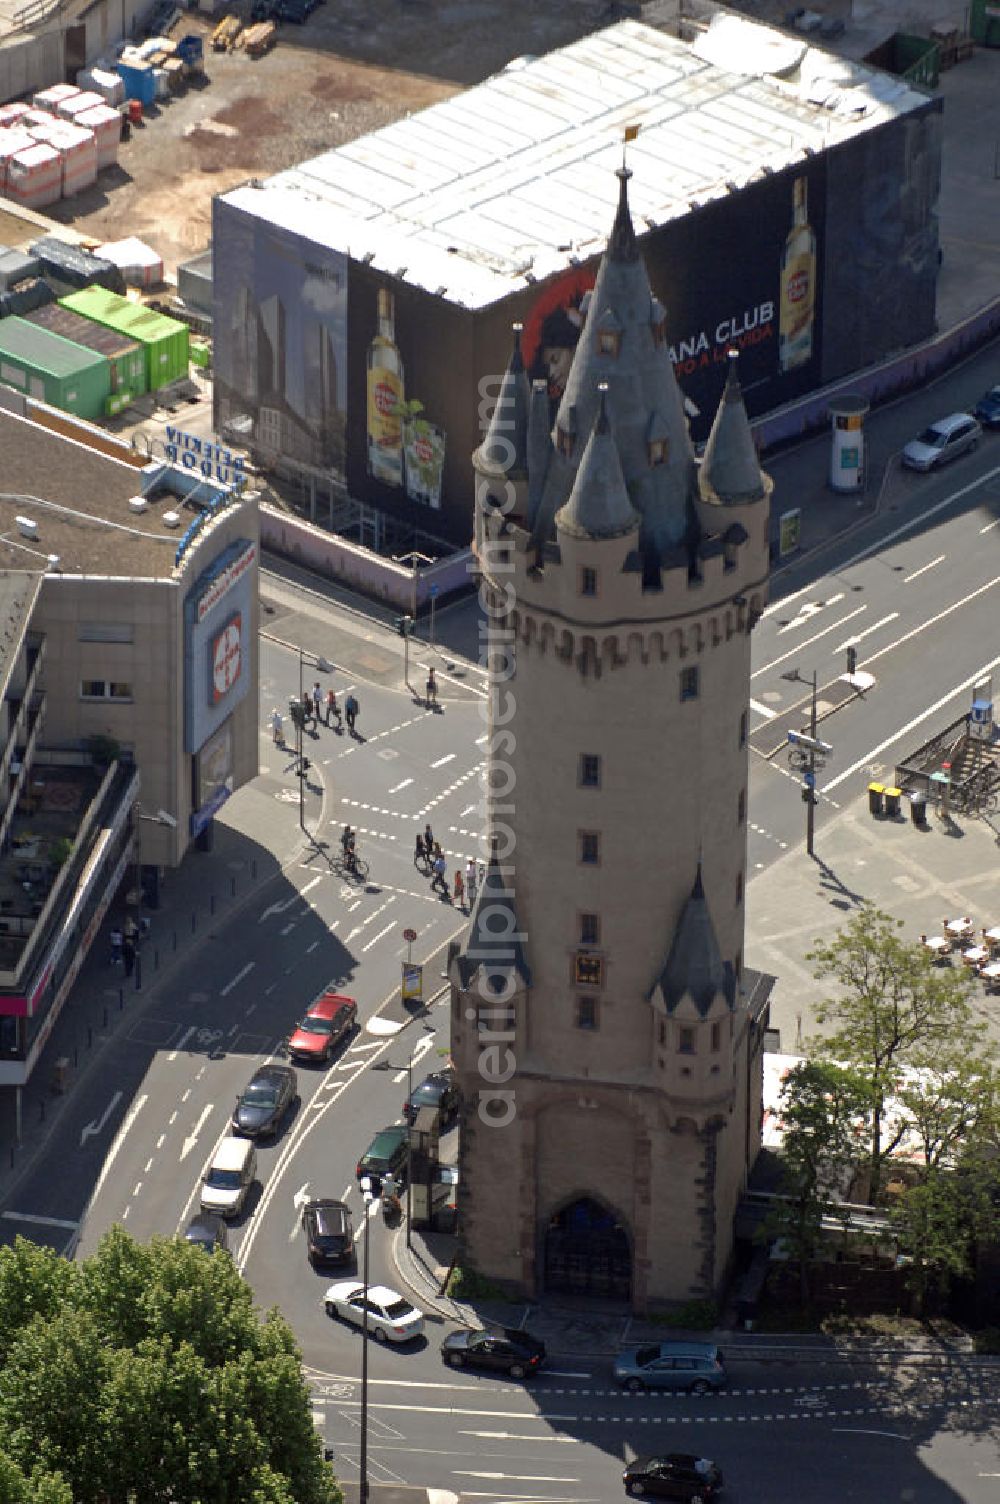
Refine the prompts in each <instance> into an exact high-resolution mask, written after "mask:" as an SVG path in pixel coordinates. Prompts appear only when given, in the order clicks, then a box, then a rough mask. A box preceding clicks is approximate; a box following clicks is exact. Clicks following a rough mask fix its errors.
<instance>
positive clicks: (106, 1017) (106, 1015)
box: [104, 1008, 108, 1029]
mask: <svg viewBox="0 0 1000 1504" xmlns="http://www.w3.org/2000/svg"><path fill="white" fill-rule="evenodd" d="M107 1027H108V1010H107V1008H105V1009H104V1028H105V1029H106V1028H107Z"/></svg>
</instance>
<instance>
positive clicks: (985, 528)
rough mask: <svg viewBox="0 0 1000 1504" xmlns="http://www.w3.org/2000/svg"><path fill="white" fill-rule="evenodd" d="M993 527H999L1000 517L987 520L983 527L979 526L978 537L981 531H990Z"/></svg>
mask: <svg viewBox="0 0 1000 1504" xmlns="http://www.w3.org/2000/svg"><path fill="white" fill-rule="evenodd" d="M995 527H1000V518H998V519H997V520H996V521H995V522H988V523H987V524H986V526H985V527H981V528H980V529H979V534H980V537H981V536H982V534H983V533H989V532H992V530H993V529H994V528H995Z"/></svg>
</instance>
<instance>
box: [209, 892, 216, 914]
mask: <svg viewBox="0 0 1000 1504" xmlns="http://www.w3.org/2000/svg"><path fill="white" fill-rule="evenodd" d="M208 912H209V913H210V914H214V913H215V894H214V893H210V894H209V895H208Z"/></svg>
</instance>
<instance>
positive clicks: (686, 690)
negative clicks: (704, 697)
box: [681, 668, 698, 700]
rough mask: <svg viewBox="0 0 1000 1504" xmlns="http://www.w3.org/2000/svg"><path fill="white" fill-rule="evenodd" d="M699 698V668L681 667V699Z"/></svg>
mask: <svg viewBox="0 0 1000 1504" xmlns="http://www.w3.org/2000/svg"><path fill="white" fill-rule="evenodd" d="M697 698H698V670H697V669H696V668H682V669H681V699H682V700H697Z"/></svg>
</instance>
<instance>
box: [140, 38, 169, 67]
mask: <svg viewBox="0 0 1000 1504" xmlns="http://www.w3.org/2000/svg"><path fill="white" fill-rule="evenodd" d="M136 51H137V52H138V53H139V54H140V55H141V57H142V59H143V61H144V62H147V63H148V62H149V59H150V58H151V57H155V55H156V54H157V53H158V52H176V51H177V43H176V42H175V41H173V40H172V39H171V38H170V37H149V38H148V39H147V40H146V41H145V42H141V43H140V44H139V46H138V47H137V48H136Z"/></svg>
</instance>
